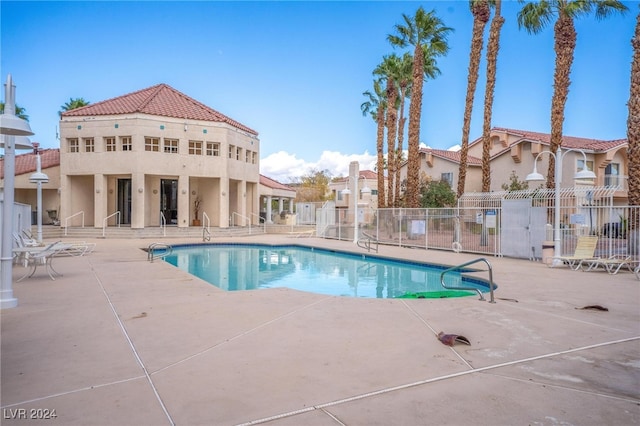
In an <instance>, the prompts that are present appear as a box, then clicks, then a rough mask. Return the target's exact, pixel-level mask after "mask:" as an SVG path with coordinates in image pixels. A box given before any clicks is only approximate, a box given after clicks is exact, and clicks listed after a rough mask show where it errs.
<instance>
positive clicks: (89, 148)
mask: <svg viewBox="0 0 640 426" xmlns="http://www.w3.org/2000/svg"><path fill="white" fill-rule="evenodd" d="M82 143H83V145H84V152H94V151H95V145H94V143H93V138H84V139H82Z"/></svg>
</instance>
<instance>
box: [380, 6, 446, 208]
mask: <svg viewBox="0 0 640 426" xmlns="http://www.w3.org/2000/svg"><path fill="white" fill-rule="evenodd" d="M402 18H403V20H404V24H396V25H395V27H394V28H395V31H396V34H395V35H393V34H391V35H389V36H388V37H387V39H388V40H389V42H390V43H391V45H392V46H394V47H400V48H406V47H408V46H413V48H414V53H413V76H412V88H411V103H410V105H409V142H408V146H409V156H408V157H409V159H408V165H407V205H408V207H418V205H419V201H418V189H419V178H420V176H419V175H420V157H419V149H420V119H421V116H422V86H423V83H424V66H425V63H432V64H435V58H436V57H439V56H443V55H445V54H446V53H447V52H448V51H449V45H448V43H447V35H448V34H449V33H450V32H451V31H453V29H452V28H449V27H445V26H444V23H443V22H442V20H441V19H440V18H438V17H437V16H436V15H435V11H433V10H432V11H431V12H428V13H427V12H425V10H424V9H423V8H422V6H421V7H419V8H418V10H416V13H415V15H414V16H413V17H410V16H408V15H406V14H403V15H402Z"/></svg>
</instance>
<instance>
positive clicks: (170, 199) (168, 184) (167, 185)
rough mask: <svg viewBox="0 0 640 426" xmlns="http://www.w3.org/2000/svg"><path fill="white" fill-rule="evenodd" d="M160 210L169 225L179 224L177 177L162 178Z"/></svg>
mask: <svg viewBox="0 0 640 426" xmlns="http://www.w3.org/2000/svg"><path fill="white" fill-rule="evenodd" d="M160 211H161V212H162V214H163V215H164V218H165V220H166V221H167V225H177V224H178V181H177V180H176V179H161V180H160Z"/></svg>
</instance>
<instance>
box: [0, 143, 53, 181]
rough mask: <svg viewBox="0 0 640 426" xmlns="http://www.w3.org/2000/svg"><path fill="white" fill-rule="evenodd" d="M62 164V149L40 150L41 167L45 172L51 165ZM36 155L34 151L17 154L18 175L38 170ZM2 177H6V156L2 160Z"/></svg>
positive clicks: (0, 161)
mask: <svg viewBox="0 0 640 426" xmlns="http://www.w3.org/2000/svg"><path fill="white" fill-rule="evenodd" d="M59 165H60V150H59V149H57V148H55V149H43V150H41V151H40V168H41V169H42V171H43V172H44V173H46V170H45V169H48V168H49V167H56V166H59ZM36 168H37V167H36V155H35V154H34V153H33V152H29V153H27V154H20V155H16V173H15V175H16V176H20V175H23V174H25V173H33V172H35V171H36ZM0 179H4V157H3V158H2V160H0Z"/></svg>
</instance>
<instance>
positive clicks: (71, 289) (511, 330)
mask: <svg viewBox="0 0 640 426" xmlns="http://www.w3.org/2000/svg"><path fill="white" fill-rule="evenodd" d="M234 241H235V242H238V241H242V242H248V243H250V242H256V243H270V244H276V243H283V244H299V245H314V246H318V247H326V248H330V249H336V250H353V251H356V252H358V253H363V252H364V251H363V250H362V249H360V248H357V247H356V246H355V245H354V244H353V243H351V242H344V241H337V240H323V239H318V238H293V237H287V236H274V235H260V236H254V237H245V238H236V239H234ZM94 242H96V243H97V244H96V248H95V250H94V251H93V253H91V254H90V255H88V256H82V257H63V258H60V259H56V270H57V271H59V272H60V273H62V274H63V276H62V277H60V278H57V279H56V280H55V281H52V280H50V279H49V277H48V276H47V274H46V273H44V272H43V271H40V270H39V271H38V272H37V273H36V274H35V275H34V276H33V277H32V278H29V279H25V280H24V281H22V282H19V283H15V284H14V286H13V291H14V295H15V297H17V299H18V307H17V308H13V309H6V310H2V311H0V312H1V313H0V319H1V332H2V336H1V339H2V340H1V344H2V360H1V369H2V371H1V373H2V376H1V377H2V383H1V395H2V402H1V405H2V414H3V417H2V424H4V425H12V424H16V425H17V424H19V425H26V424H64V425H73V424H76V425H162V424H167V425H170V424H183V425H198V424H202V425H249V424H269V425H279V426H284V425H302V424H304V425H390V424H393V425H416V424H494V425H496V424H499V425H502V424H504V425H507V424H580V425H602V424H638V423H640V397H639V389H640V282H639V281H638V280H637V279H636V278H635V276H634V275H633V274H632V273H629V272H625V271H621V272H619V273H618V274H616V275H609V274H607V273H606V272H604V271H590V272H583V271H572V270H570V269H569V268H553V269H552V268H548V267H547V266H545V265H544V264H542V263H540V262H531V261H527V260H520V259H508V258H495V257H486V258H487V259H488V260H489V261H490V262H491V264H492V266H493V271H494V280H495V281H496V283H497V284H498V286H499V288H498V290H497V291H496V301H497V303H495V304H490V303H487V302H481V301H479V300H478V299H477V297H475V296H473V297H466V298H456V299H446V300H429V299H413V300H411V299H358V298H349V297H327V296H323V295H318V294H311V293H305V292H299V291H294V290H289V289H273V290H257V291H247V292H228V293H227V292H223V291H221V290H219V289H218V288H216V287H214V286H212V285H209V284H207V283H205V282H203V281H201V280H199V279H197V278H194V277H192V276H190V275H188V274H186V273H185V272H182V271H180V270H178V269H177V268H174V267H173V266H171V265H169V264H167V263H165V262H162V261H155V262H153V263H150V262H148V261H147V254H146V253H145V252H144V251H142V250H141V248H145V247H147V246H148V245H149V244H150V243H151V242H153V241H152V240H129V239H120V240H118V239H98V240H95V241H94ZM164 242H169V243H171V244H173V243H178V241H176V240H168V241H164ZM181 242H190V243H196V242H198V240H197V239H190V240H184V241H181ZM214 242H220V241H214ZM379 255H381V256H388V257H397V258H402V259H411V260H421V261H427V262H431V263H442V264H460V263H464V262H466V261H469V260H472V259H476V258H478V257H479V256H478V255H473V254H464V253H457V254H456V253H452V252H450V251H438V250H423V249H410V248H398V247H388V246H380V253H379ZM23 273H24V271H23V270H22V269H21V268H20V267H15V268H14V279H17V278H19V277H20V276H22V274H23ZM479 276H480V277H483V278H486V274H484V275H483V274H479ZM593 305H598V306H602V307H606V308H607V309H608V311H604V310H598V309H581V308H583V307H586V306H593ZM439 331H444V332H445V333H457V334H462V335H464V336H466V337H467V338H469V340H470V341H471V345H470V346H467V345H456V346H454V347H448V346H445V345H443V344H442V343H441V342H439V341H438V340H437V339H436V337H435V335H436V334H437V333H438V332H439ZM52 410H55V416H56V417H55V418H51V419H49V420H47V421H46V422H43V421H42V420H39V418H42V417H44V416H45V415H47V414H48V415H51V413H52Z"/></svg>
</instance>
